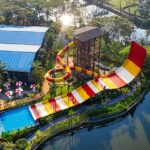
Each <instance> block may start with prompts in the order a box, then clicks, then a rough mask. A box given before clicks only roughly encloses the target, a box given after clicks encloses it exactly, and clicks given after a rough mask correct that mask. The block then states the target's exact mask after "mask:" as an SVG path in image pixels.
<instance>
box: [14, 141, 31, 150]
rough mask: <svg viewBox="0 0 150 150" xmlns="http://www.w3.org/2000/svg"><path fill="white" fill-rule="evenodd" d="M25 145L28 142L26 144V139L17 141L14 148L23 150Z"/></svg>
mask: <svg viewBox="0 0 150 150" xmlns="http://www.w3.org/2000/svg"><path fill="white" fill-rule="evenodd" d="M27 145H28V142H27V140H26V139H19V140H17V141H16V147H17V148H18V149H21V150H23V149H25V148H26V147H27Z"/></svg>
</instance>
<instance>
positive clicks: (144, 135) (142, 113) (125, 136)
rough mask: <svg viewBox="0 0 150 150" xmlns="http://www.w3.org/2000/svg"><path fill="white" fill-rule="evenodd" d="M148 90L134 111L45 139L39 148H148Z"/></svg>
mask: <svg viewBox="0 0 150 150" xmlns="http://www.w3.org/2000/svg"><path fill="white" fill-rule="evenodd" d="M149 100H150V91H149V92H148V93H147V94H146V95H145V97H144V98H143V101H142V103H141V104H139V105H138V106H137V108H136V110H135V112H132V113H130V114H129V115H127V116H126V117H125V118H122V119H118V120H117V121H115V122H112V123H110V124H107V125H106V126H104V127H100V126H97V127H95V128H94V129H92V130H90V131H89V130H88V129H87V128H85V129H81V130H78V131H76V132H75V133H74V134H73V135H72V136H71V135H67V136H60V137H56V138H55V139H53V141H51V140H49V141H47V142H46V143H45V144H44V145H43V146H42V147H41V148H40V149H41V150H49V149H51V150H84V149H86V150H133V149H136V150H141V149H144V150H149V149H150V101H149Z"/></svg>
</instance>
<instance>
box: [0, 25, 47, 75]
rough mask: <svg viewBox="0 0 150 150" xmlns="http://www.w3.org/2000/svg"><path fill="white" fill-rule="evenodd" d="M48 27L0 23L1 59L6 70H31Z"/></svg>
mask: <svg viewBox="0 0 150 150" xmlns="http://www.w3.org/2000/svg"><path fill="white" fill-rule="evenodd" d="M47 30H48V28H47V27H38V26H6V25H0V61H1V62H2V63H5V65H6V70H8V71H18V72H30V71H31V68H32V63H33V61H34V58H35V55H36V52H37V51H38V50H39V48H40V47H41V45H42V43H43V39H44V35H45V32H46V31H47Z"/></svg>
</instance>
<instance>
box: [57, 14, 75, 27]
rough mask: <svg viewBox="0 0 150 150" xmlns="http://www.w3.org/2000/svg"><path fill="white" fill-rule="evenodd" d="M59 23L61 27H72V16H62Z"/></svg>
mask: <svg viewBox="0 0 150 150" xmlns="http://www.w3.org/2000/svg"><path fill="white" fill-rule="evenodd" d="M60 21H61V23H62V25H63V26H73V16H72V15H67V14H66V15H62V16H61V17H60Z"/></svg>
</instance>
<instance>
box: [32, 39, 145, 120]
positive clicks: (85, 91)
mask: <svg viewBox="0 0 150 150" xmlns="http://www.w3.org/2000/svg"><path fill="white" fill-rule="evenodd" d="M76 44H78V42H76V41H75V42H71V43H70V44H68V45H67V46H66V47H65V48H63V49H62V50H60V52H59V53H58V54H57V56H56V60H57V62H58V63H59V64H60V65H61V66H62V67H63V69H57V70H56V72H59V71H62V70H65V72H66V73H65V75H64V76H63V77H60V78H53V77H51V74H52V72H53V70H50V71H48V72H47V73H46V75H45V79H46V80H48V81H49V82H61V81H64V80H66V79H68V78H69V77H70V76H71V70H75V71H79V72H83V73H86V74H88V75H92V76H94V77H95V79H93V80H91V81H88V82H87V83H85V84H83V85H82V86H80V87H78V88H77V89H75V90H73V91H72V92H69V93H67V94H63V95H61V96H57V97H55V98H51V99H48V100H44V101H42V102H40V103H36V104H33V105H30V106H29V109H30V112H31V114H32V116H33V118H34V120H38V119H40V118H42V117H45V116H47V115H51V114H53V113H56V112H59V111H62V110H64V109H68V108H70V107H73V106H76V105H79V104H81V103H83V102H85V101H86V100H88V99H90V98H91V97H94V96H95V95H96V94H97V93H99V92H102V91H103V90H105V89H118V88H121V87H124V86H125V85H127V84H129V83H130V82H131V81H132V80H133V79H134V78H135V77H136V76H137V75H138V74H139V73H140V71H141V68H142V67H143V65H144V60H145V57H146V49H145V48H144V47H142V46H141V45H139V44H138V43H136V42H134V41H133V42H132V43H131V48H130V52H129V54H128V57H127V59H126V60H125V61H124V63H123V65H122V66H121V67H120V68H118V69H117V70H116V71H114V72H112V73H111V74H108V75H100V74H98V73H95V72H91V71H89V70H85V69H82V68H80V67H74V66H73V67H69V66H67V65H66V64H65V63H64V61H63V59H62V57H63V56H64V53H65V52H66V51H68V50H69V49H70V48H73V47H74V46H75V45H76Z"/></svg>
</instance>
